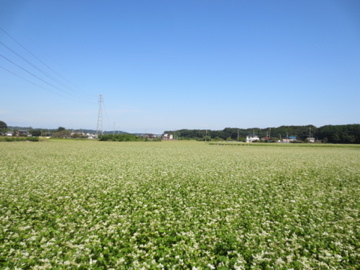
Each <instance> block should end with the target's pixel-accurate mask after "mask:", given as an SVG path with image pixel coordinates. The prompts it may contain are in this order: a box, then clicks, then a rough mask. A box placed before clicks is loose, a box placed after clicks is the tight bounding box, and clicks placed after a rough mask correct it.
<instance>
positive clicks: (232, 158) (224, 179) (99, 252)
mask: <svg viewBox="0 0 360 270" xmlns="http://www.w3.org/2000/svg"><path fill="white" fill-rule="evenodd" d="M0 152H1V159H0V268H1V269H111V268H113V269H359V266H360V250H359V249H360V244H359V243H360V239H359V238H360V232H359V224H360V222H359V221H360V220H359V210H360V206H359V202H360V200H359V197H360V147H359V146H357V145H352V146H334V145H329V146H325V147H324V146H318V147H316V146H311V147H308V146H306V145H305V146H304V145H301V146H297V145H286V146H278V145H276V146H275V145H274V146H269V145H260V144H259V145H256V146H252V145H251V146H249V145H247V146H228V145H209V144H207V143H204V142H192V141H187V142H183V141H179V142H176V141H175V142H165V141H164V142H148V143H145V142H98V141H71V140H68V141H67V140H64V141H46V142H1V143H0Z"/></svg>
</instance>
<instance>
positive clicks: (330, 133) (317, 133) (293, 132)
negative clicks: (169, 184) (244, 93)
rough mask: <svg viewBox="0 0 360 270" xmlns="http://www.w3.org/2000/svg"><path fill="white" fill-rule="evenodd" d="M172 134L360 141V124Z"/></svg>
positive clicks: (200, 137)
mask: <svg viewBox="0 0 360 270" xmlns="http://www.w3.org/2000/svg"><path fill="white" fill-rule="evenodd" d="M164 133H167V134H172V135H173V136H174V139H179V140H186V139H195V140H210V139H211V140H216V139H219V140H232V141H237V140H239V141H245V138H246V136H248V135H257V136H259V138H266V141H278V140H281V139H285V138H288V137H296V140H297V141H298V142H301V141H306V140H307V139H308V138H310V137H312V138H315V140H316V141H321V142H323V143H357V144H359V143H360V124H352V125H334V126H333V125H326V126H322V127H315V126H313V125H307V126H280V127H276V128H274V127H272V128H248V129H241V128H225V129H223V130H205V129H180V130H175V131H170V130H169V131H165V132H164Z"/></svg>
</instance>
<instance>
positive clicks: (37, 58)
mask: <svg viewBox="0 0 360 270" xmlns="http://www.w3.org/2000/svg"><path fill="white" fill-rule="evenodd" d="M0 30H1V31H2V32H4V33H5V34H6V35H7V36H8V37H10V38H11V39H12V40H13V41H15V42H16V43H17V44H18V45H19V46H20V47H22V48H23V49H24V50H25V51H27V52H28V53H29V54H30V55H31V56H32V57H34V58H35V59H36V60H38V61H39V62H40V63H42V64H43V65H44V66H46V67H47V68H48V69H49V70H51V71H52V72H53V73H55V74H56V75H58V76H59V77H60V78H62V79H63V80H65V81H66V82H67V83H69V84H70V85H72V86H73V87H75V88H77V89H79V90H80V91H82V92H83V93H86V91H84V90H82V89H81V88H80V87H78V86H76V85H74V84H73V83H72V82H70V81H69V80H67V79H66V78H64V77H63V76H62V75H61V74H59V73H58V72H56V71H55V70H54V69H53V68H51V67H50V66H49V65H47V64H46V63H45V62H44V61H42V60H41V59H40V58H39V57H37V56H36V55H35V54H33V53H32V52H31V51H30V50H28V49H27V48H26V47H25V46H24V45H22V44H21V43H20V42H19V41H17V40H16V39H15V38H14V37H13V36H11V35H10V34H9V33H8V32H6V31H5V30H4V29H3V28H1V27H0ZM86 94H87V93H86Z"/></svg>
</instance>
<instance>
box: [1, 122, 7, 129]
mask: <svg viewBox="0 0 360 270" xmlns="http://www.w3.org/2000/svg"><path fill="white" fill-rule="evenodd" d="M6 129H7V124H6V123H5V122H4V121H0V131H5V130H6Z"/></svg>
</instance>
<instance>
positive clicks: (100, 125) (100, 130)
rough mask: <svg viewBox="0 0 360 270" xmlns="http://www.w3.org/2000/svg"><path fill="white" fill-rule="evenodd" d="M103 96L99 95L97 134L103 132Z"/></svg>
mask: <svg viewBox="0 0 360 270" xmlns="http://www.w3.org/2000/svg"><path fill="white" fill-rule="evenodd" d="M103 102H104V101H103V96H102V95H100V96H99V113H98V120H97V126H96V134H95V135H96V136H98V135H99V134H101V135H102V134H103V119H102V105H103Z"/></svg>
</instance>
